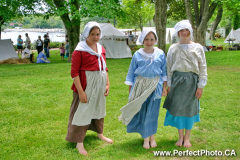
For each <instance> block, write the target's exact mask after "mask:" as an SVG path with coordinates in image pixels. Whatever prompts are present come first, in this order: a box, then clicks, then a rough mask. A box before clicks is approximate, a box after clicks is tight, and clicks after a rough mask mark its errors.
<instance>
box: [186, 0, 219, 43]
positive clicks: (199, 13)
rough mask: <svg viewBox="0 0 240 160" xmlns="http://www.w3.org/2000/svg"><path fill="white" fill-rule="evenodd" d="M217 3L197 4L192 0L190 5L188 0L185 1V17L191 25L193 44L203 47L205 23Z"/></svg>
mask: <svg viewBox="0 0 240 160" xmlns="http://www.w3.org/2000/svg"><path fill="white" fill-rule="evenodd" d="M219 3H220V1H217V0H215V1H212V2H211V0H201V1H200V4H199V2H198V0H192V4H191V2H190V0H185V8H186V15H187V19H188V20H189V21H190V23H191V25H192V28H193V38H194V41H195V42H198V43H200V44H202V45H205V43H206V42H205V38H206V30H207V23H208V21H209V19H210V18H211V17H212V15H213V13H214V10H215V9H216V7H217V5H218V4H219ZM192 11H193V12H192Z"/></svg>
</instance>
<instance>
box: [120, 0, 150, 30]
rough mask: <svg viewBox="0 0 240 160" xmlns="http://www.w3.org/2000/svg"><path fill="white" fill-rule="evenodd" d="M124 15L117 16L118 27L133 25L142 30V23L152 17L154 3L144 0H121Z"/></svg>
mask: <svg viewBox="0 0 240 160" xmlns="http://www.w3.org/2000/svg"><path fill="white" fill-rule="evenodd" d="M122 10H123V12H124V15H123V16H121V17H119V18H118V27H135V28H140V29H141V31H142V30H143V25H144V24H146V23H148V22H149V21H151V20H152V19H153V15H154V4H153V3H151V2H148V1H144V0H123V3H122Z"/></svg>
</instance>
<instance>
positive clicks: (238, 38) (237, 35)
mask: <svg viewBox="0 0 240 160" xmlns="http://www.w3.org/2000/svg"><path fill="white" fill-rule="evenodd" d="M229 40H233V42H234V43H240V29H237V30H235V31H234V30H233V29H232V30H231V32H230V33H229V34H228V36H227V38H226V39H225V41H224V42H223V43H229Z"/></svg>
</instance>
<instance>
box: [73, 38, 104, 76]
mask: <svg viewBox="0 0 240 160" xmlns="http://www.w3.org/2000/svg"><path fill="white" fill-rule="evenodd" d="M75 50H77V51H84V52H88V53H89V54H91V55H95V56H97V57H98V65H99V70H100V74H101V73H102V64H103V71H104V72H105V71H106V68H107V65H106V63H105V60H104V58H103V56H102V46H101V45H100V44H99V43H97V51H98V53H97V52H95V51H93V50H92V48H90V47H89V46H88V45H87V42H86V41H81V42H79V43H78V45H77V47H76V48H75ZM101 59H102V62H101Z"/></svg>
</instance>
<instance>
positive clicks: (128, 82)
mask: <svg viewBox="0 0 240 160" xmlns="http://www.w3.org/2000/svg"><path fill="white" fill-rule="evenodd" d="M124 83H125V84H126V85H129V86H132V85H133V82H130V81H125V82H124Z"/></svg>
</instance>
